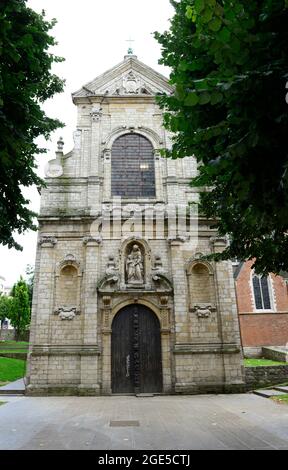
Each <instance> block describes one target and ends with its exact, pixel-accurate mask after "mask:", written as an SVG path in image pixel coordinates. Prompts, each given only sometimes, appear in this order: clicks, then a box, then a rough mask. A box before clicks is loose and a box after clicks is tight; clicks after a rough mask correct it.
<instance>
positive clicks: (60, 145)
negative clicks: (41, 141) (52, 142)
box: [57, 137, 64, 152]
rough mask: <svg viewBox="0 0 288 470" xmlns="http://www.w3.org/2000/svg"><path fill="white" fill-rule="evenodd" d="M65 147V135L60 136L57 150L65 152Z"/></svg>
mask: <svg viewBox="0 0 288 470" xmlns="http://www.w3.org/2000/svg"><path fill="white" fill-rule="evenodd" d="M63 147H64V141H63V137H59V140H58V142H57V152H63Z"/></svg>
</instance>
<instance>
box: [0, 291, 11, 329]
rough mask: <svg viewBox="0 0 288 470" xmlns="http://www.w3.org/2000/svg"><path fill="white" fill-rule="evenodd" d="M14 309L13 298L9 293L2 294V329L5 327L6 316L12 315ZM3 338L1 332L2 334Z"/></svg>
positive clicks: (0, 309) (0, 296) (0, 301)
mask: <svg viewBox="0 0 288 470" xmlns="http://www.w3.org/2000/svg"><path fill="white" fill-rule="evenodd" d="M11 311H12V298H11V297H8V296H7V295H2V294H0V325H1V330H2V327H3V322H4V320H5V319H6V318H9V317H10V314H11ZM0 338H1V334H0Z"/></svg>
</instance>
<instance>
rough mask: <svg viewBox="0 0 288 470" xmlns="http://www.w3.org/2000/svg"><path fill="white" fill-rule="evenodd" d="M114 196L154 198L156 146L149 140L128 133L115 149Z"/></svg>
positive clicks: (113, 166)
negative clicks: (154, 149)
mask: <svg viewBox="0 0 288 470" xmlns="http://www.w3.org/2000/svg"><path fill="white" fill-rule="evenodd" d="M111 158H112V162H111V165H112V176H111V191H112V196H121V197H123V198H139V197H142V198H146V197H155V168H154V152H153V147H152V145H151V143H150V141H149V140H148V139H146V137H143V136H142V135H139V134H125V135H123V136H121V137H119V138H118V139H116V140H115V142H114V144H113V146H112V154H111Z"/></svg>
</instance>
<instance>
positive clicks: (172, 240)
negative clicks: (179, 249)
mask: <svg viewBox="0 0 288 470" xmlns="http://www.w3.org/2000/svg"><path fill="white" fill-rule="evenodd" d="M188 240H189V237H187V236H184V235H175V236H172V237H168V242H169V243H171V244H173V243H184V242H186V241H188Z"/></svg>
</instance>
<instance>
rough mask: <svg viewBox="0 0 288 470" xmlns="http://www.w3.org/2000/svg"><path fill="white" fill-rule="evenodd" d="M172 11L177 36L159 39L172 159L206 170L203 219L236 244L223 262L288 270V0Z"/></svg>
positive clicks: (213, 1)
mask: <svg viewBox="0 0 288 470" xmlns="http://www.w3.org/2000/svg"><path fill="white" fill-rule="evenodd" d="M171 3H172V4H173V6H174V8H175V15H174V17H173V18H172V21H171V27H170V30H169V31H166V32H164V34H160V33H155V36H156V39H157V40H158V41H159V43H160V44H161V45H162V59H161V61H160V62H161V63H163V64H165V65H167V66H169V67H171V68H172V73H171V83H172V84H173V85H174V86H175V93H174V95H173V96H162V97H160V98H159V103H160V106H161V107H162V108H163V109H165V110H166V112H165V118H164V119H165V126H166V127H167V128H168V129H169V130H171V131H172V132H174V133H175V137H174V141H173V148H172V151H171V152H166V153H167V156H170V157H173V158H178V157H183V156H186V155H195V156H196V158H197V161H198V162H199V163H200V165H199V176H198V177H197V178H195V179H194V180H193V181H192V183H191V184H192V185H194V186H199V187H201V188H202V189H203V191H202V192H201V201H200V211H201V212H202V213H203V214H205V215H206V216H207V217H208V218H210V219H212V220H214V221H215V225H216V226H217V228H218V231H219V233H220V235H224V234H227V235H228V236H229V239H230V242H231V243H230V245H229V247H228V248H227V249H226V250H225V251H224V252H223V253H222V254H218V255H217V256H216V260H217V259H229V258H235V257H237V258H238V259H240V260H245V259H254V258H256V262H255V269H256V271H258V272H262V273H267V272H275V273H278V272H279V271H280V270H288V236H287V234H288V172H287V164H288V155H287V148H288V147H287V129H288V107H287V103H288V94H287V88H288V85H287V80H288V28H287V24H288V8H287V0H286V1H285V0H262V1H258V0H229V1H228V0H223V1H220V0H180V1H179V2H176V1H171ZM286 94H287V96H286ZM285 98H286V99H285ZM205 188H209V190H205Z"/></svg>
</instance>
